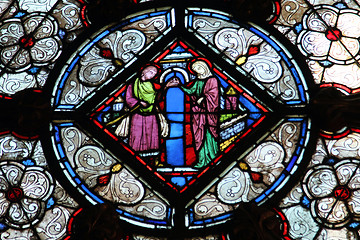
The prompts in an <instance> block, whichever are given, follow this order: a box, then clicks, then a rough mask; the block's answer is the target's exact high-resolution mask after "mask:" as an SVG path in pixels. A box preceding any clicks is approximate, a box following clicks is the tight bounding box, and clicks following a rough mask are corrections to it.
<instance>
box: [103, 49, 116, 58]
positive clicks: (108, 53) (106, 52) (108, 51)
mask: <svg viewBox="0 0 360 240" xmlns="http://www.w3.org/2000/svg"><path fill="white" fill-rule="evenodd" d="M100 56H102V57H103V58H113V57H114V55H113V53H112V51H111V49H109V48H102V49H100Z"/></svg>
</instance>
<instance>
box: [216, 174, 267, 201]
mask: <svg viewBox="0 0 360 240" xmlns="http://www.w3.org/2000/svg"><path fill="white" fill-rule="evenodd" d="M262 191H263V189H261V188H257V187H255V186H254V185H253V184H252V182H251V179H250V177H249V175H248V174H247V173H244V172H242V171H241V170H240V169H239V168H233V169H232V170H231V171H230V172H229V173H228V174H227V175H226V176H225V177H224V178H223V179H222V180H221V181H220V182H219V183H218V185H217V193H218V197H219V199H220V200H221V201H222V202H224V203H228V204H234V203H239V202H249V201H250V200H251V199H253V198H254V197H255V196H254V195H255V194H254V193H256V194H259V193H261V192H262Z"/></svg>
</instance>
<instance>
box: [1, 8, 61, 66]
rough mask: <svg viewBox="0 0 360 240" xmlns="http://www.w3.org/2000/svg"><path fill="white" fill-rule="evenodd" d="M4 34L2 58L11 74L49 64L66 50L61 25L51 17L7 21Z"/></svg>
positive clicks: (41, 16)
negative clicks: (60, 30)
mask: <svg viewBox="0 0 360 240" xmlns="http://www.w3.org/2000/svg"><path fill="white" fill-rule="evenodd" d="M0 32H1V33H2V34H1V35H2V37H1V38H0V49H1V57H0V59H1V62H2V64H3V65H4V67H5V68H7V69H8V70H9V71H23V70H25V69H27V68H29V67H30V66H31V65H34V66H44V65H48V64H49V63H53V62H54V61H55V60H56V59H57V58H58V57H59V55H60V53H61V50H62V43H61V41H60V37H59V36H58V25H57V22H56V20H55V19H54V18H53V17H52V16H50V15H45V14H42V13H32V14H30V15H25V17H23V18H21V19H16V18H12V19H8V20H5V21H4V22H2V23H1V24H0ZM27 34H28V35H29V36H27ZM24 42H27V43H26V44H25V45H27V47H25V46H24Z"/></svg>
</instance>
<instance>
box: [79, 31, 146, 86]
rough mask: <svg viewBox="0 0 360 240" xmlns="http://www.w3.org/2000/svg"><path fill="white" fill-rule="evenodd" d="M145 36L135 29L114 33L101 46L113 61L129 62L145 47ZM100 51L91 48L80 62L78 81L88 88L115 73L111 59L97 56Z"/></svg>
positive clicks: (102, 41) (96, 48)
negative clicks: (111, 54)
mask: <svg viewBox="0 0 360 240" xmlns="http://www.w3.org/2000/svg"><path fill="white" fill-rule="evenodd" d="M145 42H146V37H145V35H144V34H143V33H142V32H141V31H139V30H135V29H129V30H126V31H124V32H120V31H116V32H114V33H112V34H110V35H109V36H107V37H106V38H104V39H103V40H101V45H102V47H104V48H109V49H110V50H111V52H112V53H113V55H114V56H113V57H114V58H115V59H120V60H122V61H123V62H125V63H126V62H128V61H130V60H131V59H132V58H133V57H134V54H135V53H137V52H139V51H140V50H141V49H143V47H144V46H145ZM99 52H100V49H99V48H98V47H93V48H92V49H91V50H90V51H89V52H87V53H86V54H85V55H84V57H83V58H82V59H81V60H80V70H79V80H80V82H82V83H83V84H85V85H88V86H97V85H99V84H101V83H103V82H104V81H106V80H107V78H108V76H109V75H110V74H111V73H112V72H113V71H115V69H116V67H115V66H114V65H113V59H106V58H103V57H101V56H100V55H99Z"/></svg>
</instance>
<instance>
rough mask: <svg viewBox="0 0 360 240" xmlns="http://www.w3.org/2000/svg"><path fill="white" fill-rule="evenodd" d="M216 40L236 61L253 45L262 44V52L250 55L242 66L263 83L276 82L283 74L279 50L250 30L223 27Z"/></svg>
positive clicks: (219, 47)
mask: <svg viewBox="0 0 360 240" xmlns="http://www.w3.org/2000/svg"><path fill="white" fill-rule="evenodd" d="M214 42H215V45H216V47H217V48H218V49H219V50H221V51H224V52H225V54H226V55H227V56H228V57H229V58H230V59H232V60H234V61H236V60H237V58H238V57H241V56H246V54H247V52H248V49H249V47H250V46H251V45H260V44H261V47H260V52H259V53H257V54H255V55H252V56H249V57H248V58H247V60H246V62H245V63H244V64H243V65H242V67H243V68H244V70H245V71H247V72H248V73H250V74H251V75H252V76H253V77H255V78H256V80H258V81H260V82H263V83H272V82H276V81H277V80H279V78H280V77H281V76H282V73H283V69H282V66H281V63H280V60H281V57H280V56H279V54H278V53H277V51H276V50H275V49H274V48H273V47H271V46H270V45H269V44H266V43H265V42H263V40H262V39H261V38H259V37H258V36H256V35H254V34H253V33H250V32H249V31H248V30H246V29H243V28H240V29H235V28H223V29H221V30H220V31H219V32H218V33H216V35H215V37H214Z"/></svg>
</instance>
